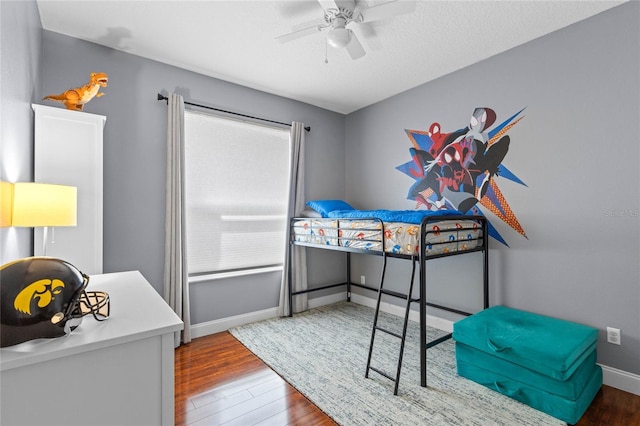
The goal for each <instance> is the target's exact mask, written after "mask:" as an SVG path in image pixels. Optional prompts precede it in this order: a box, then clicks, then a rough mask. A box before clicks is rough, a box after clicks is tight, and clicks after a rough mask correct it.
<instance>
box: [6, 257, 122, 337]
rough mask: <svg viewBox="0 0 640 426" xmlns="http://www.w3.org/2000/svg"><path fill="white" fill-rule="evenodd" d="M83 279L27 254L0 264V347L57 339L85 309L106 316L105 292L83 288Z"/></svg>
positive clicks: (62, 265)
mask: <svg viewBox="0 0 640 426" xmlns="http://www.w3.org/2000/svg"><path fill="white" fill-rule="evenodd" d="M88 284H89V277H88V276H87V275H85V274H83V273H82V272H80V271H79V270H78V269H77V268H76V267H75V266H73V265H72V264H70V263H69V262H66V261H64V260H60V259H56V258H53V257H28V258H24V259H20V260H16V261H13V262H9V263H7V264H5V265H3V266H2V267H1V268H0V331H1V333H0V347H2V348H4V347H7V346H13V345H17V344H18V343H22V342H26V341H28V340H33V339H39V338H51V337H60V336H65V335H67V334H69V333H70V332H71V331H72V330H74V329H75V328H76V327H78V326H79V325H80V323H81V322H82V317H83V316H84V315H86V314H88V313H91V314H92V315H93V317H94V318H95V319H96V320H98V321H102V320H104V319H106V318H108V317H109V308H110V304H109V295H108V294H107V293H105V292H102V291H85V289H86V287H87V285H88Z"/></svg>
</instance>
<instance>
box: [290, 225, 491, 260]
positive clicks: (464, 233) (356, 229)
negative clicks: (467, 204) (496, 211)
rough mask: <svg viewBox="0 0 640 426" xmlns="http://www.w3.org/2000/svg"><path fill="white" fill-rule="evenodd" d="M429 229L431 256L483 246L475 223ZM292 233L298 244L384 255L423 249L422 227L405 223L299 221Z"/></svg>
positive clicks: (428, 242) (436, 226) (428, 243)
mask: <svg viewBox="0 0 640 426" xmlns="http://www.w3.org/2000/svg"><path fill="white" fill-rule="evenodd" d="M426 226H427V229H426V232H427V234H426V247H425V254H426V255H427V256H433V255H438V254H447V253H452V252H460V251H466V250H471V249H474V248H476V247H479V246H482V228H481V227H480V225H479V224H478V222H476V221H474V220H443V221H438V222H433V223H428V224H427V225H426ZM383 227H384V235H383V234H382V229H383ZM292 232H293V238H294V241H296V242H304V243H311V244H318V245H327V246H341V247H348V248H353V249H361V250H366V251H377V252H380V251H382V247H383V244H384V250H385V251H386V252H387V253H393V254H401V255H417V254H418V252H419V249H420V248H419V243H420V225H416V224H411V223H404V222H384V223H383V222H380V221H375V220H368V219H358V220H354V219H335V218H328V219H320V218H309V219H299V220H295V221H294V222H293V226H292Z"/></svg>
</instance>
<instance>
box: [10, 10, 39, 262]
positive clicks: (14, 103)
mask: <svg viewBox="0 0 640 426" xmlns="http://www.w3.org/2000/svg"><path fill="white" fill-rule="evenodd" d="M41 32H42V26H41V25H40V14H39V13H38V8H37V7H36V3H35V2H21V1H4V0H3V1H1V2H0V67H1V68H0V94H1V95H2V96H1V97H0V180H3V181H7V182H31V181H33V111H32V110H31V104H32V103H33V102H35V101H36V100H37V99H38V96H39V95H40V82H41V81H42V77H41V74H42V73H41V67H40V58H41V51H42V46H41V37H40V34H41ZM32 254H33V231H32V230H31V229H26V228H0V265H1V264H4V263H6V262H7V261H9V260H13V259H19V258H21V257H25V256H30V255H32Z"/></svg>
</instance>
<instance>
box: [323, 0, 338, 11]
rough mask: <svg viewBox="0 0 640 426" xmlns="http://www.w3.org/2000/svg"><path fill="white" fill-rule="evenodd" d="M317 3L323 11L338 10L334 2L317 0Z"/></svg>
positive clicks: (332, 0)
mask: <svg viewBox="0 0 640 426" xmlns="http://www.w3.org/2000/svg"><path fill="white" fill-rule="evenodd" d="M318 3H320V6H322V8H323V9H324V10H330V9H336V10H337V9H338V4H337V3H336V2H335V0H318Z"/></svg>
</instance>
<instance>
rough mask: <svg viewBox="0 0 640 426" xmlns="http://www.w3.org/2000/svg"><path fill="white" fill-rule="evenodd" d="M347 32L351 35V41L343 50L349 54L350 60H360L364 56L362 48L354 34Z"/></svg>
mask: <svg viewBox="0 0 640 426" xmlns="http://www.w3.org/2000/svg"><path fill="white" fill-rule="evenodd" d="M349 32H350V33H351V41H350V42H349V44H347V45H346V47H345V48H346V49H347V52H349V56H351V59H360V58H362V57H363V56H364V55H365V54H366V52H365V51H364V47H362V44H360V40H358V37H356V35H355V33H354V32H353V31H351V30H349Z"/></svg>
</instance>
